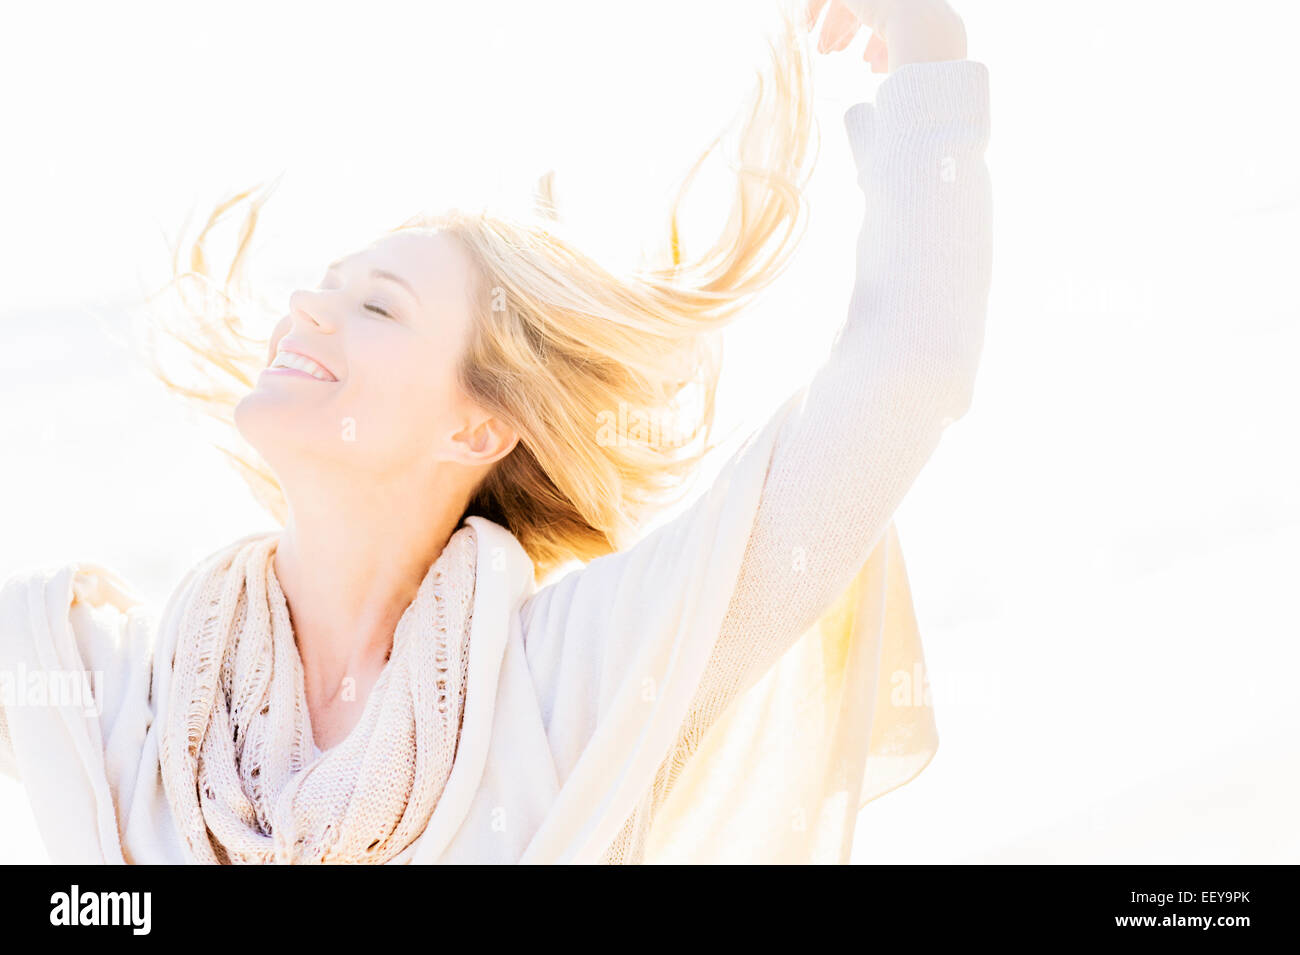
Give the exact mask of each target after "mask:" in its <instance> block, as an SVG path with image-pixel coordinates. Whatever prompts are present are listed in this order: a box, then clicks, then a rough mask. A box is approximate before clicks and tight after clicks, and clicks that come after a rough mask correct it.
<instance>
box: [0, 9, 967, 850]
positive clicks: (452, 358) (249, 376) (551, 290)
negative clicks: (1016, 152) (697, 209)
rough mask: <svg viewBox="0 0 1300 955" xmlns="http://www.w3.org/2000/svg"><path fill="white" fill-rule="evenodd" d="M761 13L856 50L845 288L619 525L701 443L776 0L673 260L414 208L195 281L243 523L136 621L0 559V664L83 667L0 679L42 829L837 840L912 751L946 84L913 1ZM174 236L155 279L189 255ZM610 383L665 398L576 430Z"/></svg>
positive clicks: (751, 170) (330, 843)
mask: <svg viewBox="0 0 1300 955" xmlns="http://www.w3.org/2000/svg"><path fill="white" fill-rule="evenodd" d="M803 16H804V18H805V23H804V26H805V28H806V29H807V30H808V31H815V30H816V29H817V24H818V22H820V33H819V34H818V45H819V47H820V49H821V50H822V51H823V52H833V51H837V50H842V49H844V48H845V47H846V46H848V44H849V43H850V42H851V41H852V39H853V38H854V36H855V34H857V33H858V31H859V30H860V29H861V28H862V27H863V25H865V26H866V27H867V28H869V29H870V31H871V35H870V39H869V41H868V42H867V45H866V59H867V60H868V61H869V63H870V64H871V69H872V70H874V71H879V72H888V73H889V74H890V75H889V76H888V77H886V78H885V79H884V81H883V82H882V84H881V86H880V88H879V91H878V94H877V97H876V101H875V103H874V104H871V103H860V104H858V105H856V106H853V107H851V108H850V109H849V110H848V112H847V113H846V114H845V117H844V122H845V128H846V130H847V133H848V138H849V142H850V145H851V148H852V150H853V157H854V160H855V162H856V165H857V169H858V173H859V176H858V184H859V186H860V188H861V190H862V193H863V195H864V196H865V199H866V210H865V221H864V225H863V227H862V231H861V234H860V239H859V243H858V258H857V281H856V285H855V286H854V289H853V295H852V299H851V305H850V309H849V315H848V319H847V321H846V322H845V324H844V326H843V329H842V331H841V333H840V334H839V336H838V338H837V340H836V342H835V345H834V348H833V351H832V353H831V354H830V355H829V357H828V359H827V360H826V362H825V364H824V365H823V366H822V367H821V369H820V370H819V371H818V372H817V374H816V376H815V377H814V378H813V379H812V380H811V381H810V382H809V383H808V384H807V385H806V386H805V387H804V388H801V389H800V390H799V391H798V392H797V393H796V394H794V395H791V396H790V398H789V400H787V401H786V402H785V404H784V405H783V406H782V407H781V409H780V411H779V412H778V413H777V415H776V416H775V417H774V418H772V419H771V420H770V421H769V422H768V423H767V424H766V426H764V427H762V428H760V429H759V430H757V431H756V432H754V434H753V435H752V436H751V437H750V439H749V440H748V441H747V442H746V443H745V445H744V446H743V447H741V449H740V450H739V451H737V452H736V453H735V455H734V456H733V457H732V458H731V459H730V460H729V461H728V462H727V464H726V465H725V466H724V467H723V469H722V470H721V472H720V473H719V476H718V477H717V479H716V481H715V483H714V484H713V485H712V487H711V488H709V489H708V490H707V492H706V493H704V494H703V495H701V496H700V498H699V499H698V500H696V501H695V502H694V503H693V504H692V505H691V506H689V507H688V508H686V509H684V510H683V511H682V512H681V513H680V514H679V515H678V516H676V517H675V518H674V519H673V520H671V521H668V522H666V523H664V524H662V525H661V526H660V527H658V528H657V529H656V530H654V531H653V532H652V533H649V534H644V535H642V536H641V538H640V539H639V540H634V535H635V534H636V532H637V529H638V528H641V527H643V526H644V524H645V522H646V520H647V519H648V518H649V517H650V516H651V515H652V514H653V513H654V510H655V508H656V507H659V506H662V504H663V503H664V502H665V501H666V500H667V499H668V498H669V496H671V494H672V492H673V491H674V490H675V489H676V488H679V487H681V486H682V478H683V477H684V475H686V473H687V472H688V471H689V469H690V468H691V467H693V466H694V465H695V464H696V463H697V462H698V460H699V457H700V455H701V454H702V453H703V452H704V451H705V450H707V441H708V435H709V425H710V423H711V421H712V416H713V393H714V388H715V385H716V382H717V373H718V364H717V361H716V357H717V352H716V348H715V346H716V341H717V336H716V334H715V333H716V332H717V330H718V329H720V328H721V327H722V326H723V325H724V324H725V323H726V322H727V321H729V320H730V319H731V318H732V317H734V316H735V314H736V313H738V312H739V311H740V310H741V309H742V307H743V306H744V305H745V304H746V303H747V302H749V301H751V300H752V299H753V297H754V296H755V295H756V293H758V292H759V291H761V290H762V289H763V288H764V287H766V286H767V285H769V284H770V283H771V281H772V280H773V279H774V278H775V277H776V276H777V275H778V274H779V273H780V272H781V270H782V268H783V267H784V265H785V263H786V261H787V260H788V258H789V255H790V253H791V252H792V251H793V248H794V246H795V242H796V239H797V228H796V227H797V224H798V222H799V218H800V211H801V189H802V186H803V184H804V182H805V181H806V177H807V174H808V169H807V165H808V162H807V160H808V154H809V150H808V148H807V147H808V142H809V139H810V129H811V109H810V103H809V80H808V64H807V59H806V57H805V56H804V54H803V52H802V45H803V43H804V42H806V40H805V39H804V38H803V37H800V36H799V35H797V31H796V28H795V27H794V26H793V25H792V24H789V23H788V24H787V27H786V31H785V33H784V34H783V35H782V36H781V37H780V38H779V41H778V42H776V43H775V44H774V46H773V49H774V53H775V56H774V60H773V71H772V73H771V75H770V76H769V77H768V80H769V81H768V82H767V83H764V84H762V85H761V86H760V90H759V95H758V96H757V97H756V99H755V103H754V108H753V110H752V112H750V113H749V114H748V116H747V118H746V120H745V123H744V127H743V129H742V130H741V134H740V136H739V138H738V140H737V143H738V147H737V155H736V156H735V157H733V158H734V167H733V168H735V170H736V172H737V177H736V186H735V190H736V191H735V195H734V206H733V209H732V214H731V217H730V219H729V220H728V221H727V223H726V224H725V227H724V228H723V230H722V231H721V234H720V235H719V236H718V238H717V241H716V242H715V243H714V245H713V246H712V247H711V248H709V249H707V250H706V251H705V252H704V253H703V254H701V255H699V256H697V257H689V256H688V257H685V258H683V257H682V255H681V249H680V246H679V244H678V241H677V235H676V230H675V221H676V217H675V214H674V216H673V218H672V222H673V224H674V227H673V229H672V232H671V234H670V236H669V242H668V245H667V248H666V250H665V254H664V259H663V261H661V262H659V263H653V264H652V265H651V266H650V267H647V268H645V269H643V270H641V271H638V272H636V273H634V274H629V275H615V274H611V273H610V272H608V271H606V270H604V269H602V268H601V267H599V266H598V265H596V264H595V262H594V261H593V260H592V259H590V258H588V257H586V256H584V255H583V254H582V252H581V251H580V250H579V249H577V248H574V247H573V246H572V244H571V243H569V242H566V241H565V240H564V239H563V238H562V237H560V236H559V235H558V232H557V230H556V229H552V228H548V227H547V224H546V223H544V222H543V223H540V224H538V223H531V224H528V223H523V222H519V221H511V220H508V219H505V218H501V217H494V216H489V215H486V214H482V213H467V212H459V211H453V212H449V213H446V214H443V215H440V216H436V217H433V218H427V219H425V218H422V219H417V220H412V221H410V222H407V223H404V224H403V225H402V226H401V227H399V228H397V229H394V230H393V231H392V232H389V233H387V234H385V235H383V236H381V237H379V238H378V239H377V240H376V241H374V242H372V243H371V244H369V245H367V246H365V247H363V248H359V249H357V250H356V251H355V252H353V253H352V254H349V255H346V256H344V257H343V258H341V259H340V260H338V261H336V262H333V263H330V264H329V265H328V268H327V269H326V270H325V271H324V274H323V276H322V278H321V280H320V283H319V284H318V286H316V287H314V288H303V289H299V290H297V291H295V292H294V293H293V294H292V295H291V297H290V299H289V302H288V310H287V312H286V313H285V314H284V315H283V317H282V318H281V319H280V320H279V322H278V324H276V325H275V327H274V330H273V331H272V333H271V335H270V338H269V340H268V341H266V342H265V349H264V351H263V350H260V349H256V348H252V347H250V345H249V342H250V338H249V335H248V334H247V333H246V332H245V331H244V330H243V326H242V324H241V321H240V316H239V314H238V313H237V311H236V310H235V309H234V306H233V304H232V305H231V308H230V309H229V310H227V311H224V312H222V313H221V314H218V315H216V316H215V317H214V316H212V315H206V314H197V315H195V316H193V317H194V318H196V319H200V320H199V321H196V322H195V323H194V324H193V326H192V327H191V328H190V329H189V330H188V331H182V332H180V333H179V334H182V335H183V336H184V337H185V340H186V341H187V343H188V344H189V345H190V346H191V347H192V349H193V350H194V353H195V354H199V355H202V356H203V358H204V360H205V362H207V363H208V365H209V369H210V372H211V374H210V375H209V376H208V378H207V380H206V383H205V384H203V385H202V386H195V385H181V384H179V383H177V382H176V381H173V380H171V379H168V381H169V383H170V384H172V385H173V386H174V387H175V388H177V389H178V390H180V391H182V392H183V393H184V394H185V396H186V397H189V398H192V399H195V400H197V401H199V402H201V403H202V404H203V406H204V408H205V409H206V410H208V411H210V412H212V413H213V414H216V415H217V416H218V417H224V418H225V419H226V420H229V421H230V422H232V423H233V424H234V426H235V428H236V429H237V431H238V435H239V436H240V438H241V439H242V441H243V442H244V443H243V444H242V445H241V447H242V448H243V451H241V452H238V453H237V458H238V460H239V461H240V462H241V465H242V466H243V467H244V473H245V475H246V476H247V478H248V480H249V481H250V483H251V484H252V486H253V489H254V490H255V491H256V492H257V493H258V494H259V496H260V497H261V499H262V500H263V501H264V502H266V504H267V505H268V507H269V508H270V509H271V511H272V512H273V513H274V514H275V516H276V517H277V519H278V521H279V522H280V523H281V524H282V527H281V528H279V529H277V530H276V531H274V532H271V533H258V534H252V535H249V536H247V537H244V538H241V539H240V540H237V541H234V542H233V543H231V544H230V545H228V546H226V547H224V548H222V549H221V550H219V551H218V552H216V553H214V554H212V555H211V556H210V557H209V558H207V559H206V560H204V561H203V562H201V563H200V564H199V565H198V566H196V567H194V568H192V569H191V570H190V571H189V572H188V573H187V574H186V575H185V576H184V577H183V579H182V580H181V581H180V583H179V584H178V586H177V587H176V589H175V592H174V593H173V594H172V596H171V598H170V599H169V601H168V602H167V604H166V606H165V608H164V609H163V611H162V613H161V615H160V616H159V617H158V618H157V619H156V620H155V619H154V617H153V616H152V615H150V614H148V613H147V612H146V611H145V610H144V608H142V607H141V605H140V603H139V601H138V599H137V598H135V597H134V596H133V595H132V593H131V591H130V587H129V586H128V585H127V584H126V583H125V582H123V581H122V580H120V579H119V578H118V577H117V576H116V575H114V574H113V573H112V572H111V571H110V570H107V569H105V568H102V567H97V566H94V565H91V564H85V563H79V564H70V565H67V566H65V567H60V568H57V569H52V570H42V571H36V572H32V573H30V574H24V575H20V576H18V577H15V578H12V579H11V580H10V581H9V582H8V584H7V585H6V586H5V588H4V591H3V593H2V594H0V624H2V626H3V629H2V630H0V654H2V659H0V664H2V667H0V672H3V671H7V672H8V673H10V674H18V673H24V674H28V675H32V674H36V675H39V676H42V677H46V678H48V679H49V680H50V681H51V685H53V681H55V680H56V679H57V678H58V677H59V676H60V675H66V674H76V675H78V676H83V675H84V676H86V677H89V676H92V675H93V677H94V679H93V681H91V682H92V683H93V705H90V706H87V705H85V703H86V702H87V701H86V700H84V699H83V700H81V701H80V703H81V704H82V705H80V706H78V705H76V704H75V703H74V702H71V701H69V700H66V699H62V698H60V699H55V698H54V697H51V698H50V699H49V701H48V704H47V705H44V706H14V705H10V706H5V707H0V765H2V766H3V767H4V768H5V769H7V770H8V771H9V772H10V773H12V774H13V775H15V776H16V777H17V778H18V779H19V780H20V782H21V783H22V784H23V785H24V786H25V787H26V789H27V790H28V792H29V794H30V796H31V801H32V805H33V810H34V812H35V815H36V819H37V822H38V825H39V826H40V829H41V835H42V837H43V839H44V840H45V843H46V845H47V847H48V848H49V850H50V853H51V857H52V858H53V859H54V860H55V861H68V862H115V863H122V862H127V863H192V862H200V863H273V862H281V863H305V862H366V863H392V862H402V863H406V862H624V863H627V862H643V861H721V860H728V859H729V860H740V861H778V860H779V861H846V860H847V855H848V847H849V845H850V843H851V838H852V832H853V820H854V816H855V814H856V812H857V810H858V808H859V806H860V805H861V804H862V802H863V801H865V800H866V799H869V798H873V797H874V796H875V795H878V794H879V793H880V792H883V791H886V790H887V789H889V788H892V787H893V786H897V785H899V784H901V783H902V782H905V781H906V780H907V779H909V778H911V776H913V775H915V773H916V772H918V771H919V770H920V769H921V768H922V767H923V766H924V764H925V762H926V761H927V760H928V759H929V756H930V755H931V754H932V753H933V751H934V745H935V743H934V737H933V727H932V724H931V722H930V714H929V710H928V708H927V707H926V706H924V705H922V703H920V702H917V703H916V704H915V705H910V704H903V705H898V704H897V701H892V702H891V700H890V692H889V686H890V680H891V674H894V673H895V672H896V671H897V670H898V669H899V668H900V667H908V666H911V665H912V664H917V663H919V660H920V656H919V645H918V644H917V642H916V634H915V630H914V622H915V621H914V618H913V617H912V615H911V605H910V596H909V594H908V592H907V587H906V578H905V575H904V574H903V569H902V564H901V552H900V551H899V549H898V542H897V538H896V535H895V533H894V529H893V526H892V523H891V518H892V515H893V513H894V511H895V509H896V508H897V507H898V505H899V502H900V501H901V500H902V498H903V495H904V494H905V493H906V491H907V489H908V488H909V486H910V485H911V484H912V482H913V480H914V479H915V477H916V475H917V473H918V472H919V470H920V469H921V467H922V466H923V465H924V463H925V462H926V460H927V459H928V458H929V456H930V454H931V452H932V451H933V450H934V448H935V445H936V443H937V442H938V440H939V438H940V435H941V433H942V432H943V430H944V428H945V427H946V426H947V425H948V424H949V423H950V422H951V421H953V420H954V419H956V418H958V417H960V416H961V415H962V414H963V413H964V412H965V411H966V409H967V407H968V405H969V402H970V400H971V395H972V389H973V386H974V379H975V370H976V365H977V360H978V357H979V353H980V350H981V343H982V336H983V320H984V312H985V303H986V297H987V290H988V282H989V271H990V251H989V230H990V191H989V183H988V177H987V170H986V168H985V165H984V161H983V151H984V147H985V144H986V141H987V137H988V88H987V74H986V71H985V68H984V67H983V66H982V65H981V64H979V63H975V62H972V61H969V60H967V59H965V57H966V39H965V30H964V27H963V25H962V21H961V20H960V18H959V17H958V16H957V15H956V14H955V13H954V12H953V11H952V9H951V8H950V7H949V6H948V5H947V4H946V3H943V2H939V0H852V2H849V0H843V2H841V0H832V2H830V3H829V4H827V3H826V2H825V0H812V2H810V3H809V4H808V6H807V7H806V8H805V9H804V11H803ZM246 198H247V196H246V195H245V196H241V197H239V201H243V200H244V199H246ZM259 204H260V200H258V199H254V200H252V201H251V204H250V210H249V212H248V216H247V219H246V223H245V233H244V235H243V237H242V240H243V241H242V244H241V246H240V249H239V251H238V253H237V255H236V259H235V262H234V263H233V264H232V267H231V268H230V270H229V271H228V273H227V280H226V284H225V286H224V289H225V290H226V291H229V292H230V295H229V297H228V298H225V299H223V301H225V302H228V303H234V302H235V301H237V296H236V294H235V292H236V279H237V276H238V274H239V272H240V265H241V262H240V260H241V259H242V257H243V255H244V253H245V251H246V249H247V247H248V239H249V237H250V235H251V233H252V229H253V227H254V225H255V223H256V215H257V212H258V206H259ZM222 211H224V210H218V212H222ZM674 213H675V209H674ZM215 218H216V217H214V221H215ZM205 232H206V230H205ZM202 242H203V237H202V236H201V237H200V238H199V240H198V242H197V243H196V244H195V246H194V248H193V249H192V251H191V256H190V266H191V267H190V269H189V271H188V272H187V273H186V275H185V276H182V277H184V278H188V279H191V280H196V279H197V280H203V279H206V278H207V276H208V272H209V268H208V266H207V264H206V260H205V258H204V255H203V245H202ZM794 322H797V316H796V317H795V318H794ZM793 327H795V326H794V325H793V324H792V328H793ZM627 408H631V409H633V410H634V412H635V413H636V415H637V417H635V418H634V419H631V420H634V421H636V422H641V423H642V424H644V422H646V421H654V422H661V421H663V420H674V421H679V422H680V421H682V420H685V425H684V426H682V427H680V428H679V430H678V431H676V432H674V433H673V435H672V436H671V439H670V438H669V436H668V435H666V434H664V433H661V432H660V431H659V430H657V429H656V430H654V431H653V439H651V440H647V439H646V438H645V435H644V434H641V433H638V434H632V435H626V434H621V433H620V434H619V435H617V436H616V439H614V440H610V439H609V435H608V434H603V432H602V429H607V428H608V426H609V424H610V421H611V418H610V415H611V414H613V415H618V414H625V411H620V409H627ZM683 416H687V417H685V418H684V417H683ZM625 420H627V419H625ZM638 427H639V426H638ZM570 561H577V562H580V566H577V567H575V569H573V570H572V571H571V572H569V573H567V574H565V575H563V576H559V577H558V579H554V580H549V579H547V578H548V577H549V576H550V575H551V572H552V571H553V570H555V569H556V568H559V567H562V566H563V565H565V564H566V563H567V562H570ZM543 581H545V583H544V585H543V586H540V587H539V586H538V584H539V583H541V582H543ZM882 690H883V691H882Z"/></svg>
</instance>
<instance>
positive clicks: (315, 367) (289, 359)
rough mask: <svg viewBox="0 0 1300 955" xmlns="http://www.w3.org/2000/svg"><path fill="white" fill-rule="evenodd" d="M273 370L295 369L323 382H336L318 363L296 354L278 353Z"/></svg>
mask: <svg viewBox="0 0 1300 955" xmlns="http://www.w3.org/2000/svg"><path fill="white" fill-rule="evenodd" d="M271 367H272V368H293V369H295V370H297V371H305V372H306V373H307V374H309V375H311V376H312V377H313V378H318V379H320V380H321V381H334V380H335V379H334V376H333V375H331V374H330V373H329V372H328V371H326V370H325V369H324V368H322V367H321V366H320V365H319V364H318V363H316V362H314V361H312V360H311V359H310V358H308V357H307V356H305V355H299V354H297V353H296V352H291V351H282V352H276V354H275V361H273V362H271Z"/></svg>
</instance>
